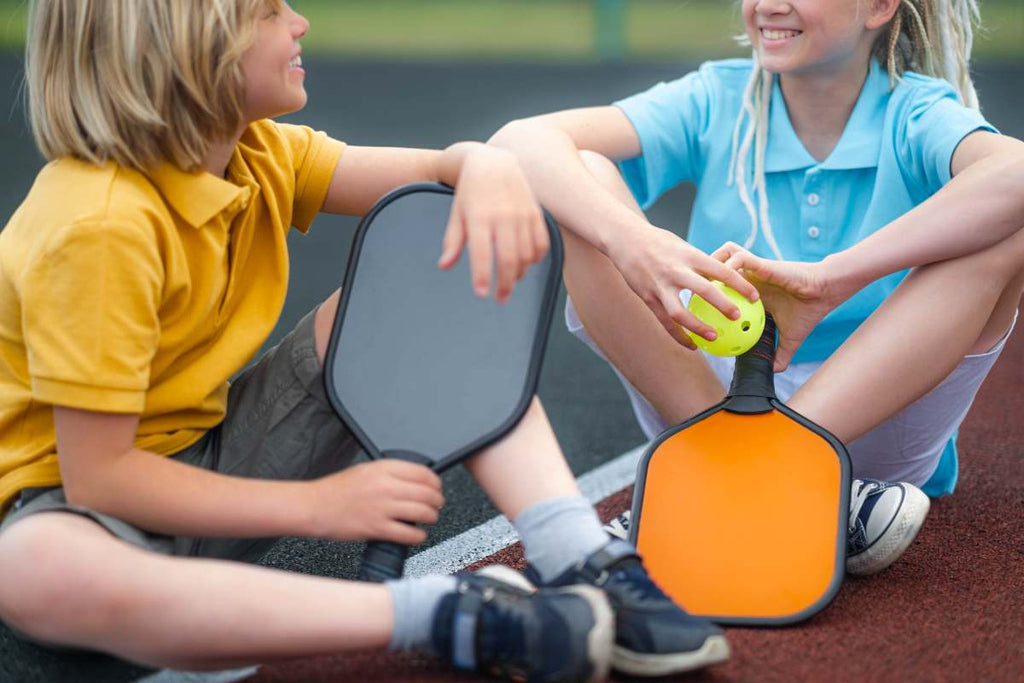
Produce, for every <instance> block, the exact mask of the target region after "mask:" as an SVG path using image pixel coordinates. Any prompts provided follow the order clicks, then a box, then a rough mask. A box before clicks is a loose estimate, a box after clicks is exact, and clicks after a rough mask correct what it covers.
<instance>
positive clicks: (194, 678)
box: [135, 666, 259, 683]
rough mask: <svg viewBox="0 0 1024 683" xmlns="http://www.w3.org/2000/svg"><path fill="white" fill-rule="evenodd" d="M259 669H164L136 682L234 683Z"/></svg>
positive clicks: (256, 667)
mask: <svg viewBox="0 0 1024 683" xmlns="http://www.w3.org/2000/svg"><path fill="white" fill-rule="evenodd" d="M258 670H259V667H258V666H250V667H248V668H245V669H230V670H227V671H210V672H208V673H200V672H189V671H175V670H174V669H164V670H162V671H157V672H156V673H154V674H150V675H148V676H144V677H143V678H139V679H137V680H136V681H135V683H234V681H240V680H242V679H243V678H249V676H252V675H253V674H255V673H256V672H257V671H258Z"/></svg>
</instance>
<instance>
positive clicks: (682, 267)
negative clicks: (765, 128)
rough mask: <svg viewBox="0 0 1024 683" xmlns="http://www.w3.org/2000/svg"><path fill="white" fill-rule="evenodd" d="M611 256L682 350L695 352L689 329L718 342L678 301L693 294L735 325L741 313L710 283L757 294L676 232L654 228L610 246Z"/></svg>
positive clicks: (752, 296) (747, 294)
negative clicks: (687, 293)
mask: <svg viewBox="0 0 1024 683" xmlns="http://www.w3.org/2000/svg"><path fill="white" fill-rule="evenodd" d="M607 254H608V257H609V258H610V259H611V260H612V263H614V264H615V267H616V268H617V269H618V271H619V273H620V274H621V275H622V277H623V279H625V281H626V283H627V284H628V285H629V287H630V288H631V289H632V290H633V292H634V293H635V294H636V295H637V296H639V297H640V298H641V299H642V300H643V302H644V303H645V304H647V307H648V308H650V309H651V312H653V313H654V315H655V317H657V318H658V320H659V321H660V322H661V324H662V326H663V327H664V328H665V330H666V331H667V332H668V333H669V334H670V335H671V336H672V338H673V339H675V340H676V341H677V342H679V343H680V344H682V345H683V346H685V347H687V348H689V349H692V350H696V348H697V346H696V344H694V343H693V341H692V340H691V339H690V338H689V337H688V336H687V335H686V333H685V331H684V330H683V329H682V328H686V329H687V330H690V331H692V332H695V333H696V334H698V335H700V336H702V337H704V338H705V339H707V340H709V341H710V340H712V339H714V338H715V331H714V328H713V327H711V326H710V325H707V324H705V323H703V322H701V321H700V320H699V319H698V318H697V317H696V316H694V315H693V314H692V313H690V312H689V311H688V310H687V309H686V307H685V306H684V305H683V303H682V301H681V300H680V299H679V293H680V291H682V290H684V289H688V290H690V291H692V292H693V293H694V294H699V295H700V296H701V297H702V298H704V299H705V300H706V301H708V302H709V303H710V304H712V305H713V306H714V307H715V308H717V309H718V310H720V311H721V312H722V313H723V314H724V315H725V316H727V317H729V318H730V319H732V320H735V319H737V318H738V317H739V315H740V310H739V308H738V307H737V306H736V305H735V304H734V303H732V302H731V301H729V299H728V298H727V297H726V296H725V294H723V293H722V292H721V291H720V290H718V289H717V288H716V287H715V286H714V285H712V284H711V282H710V281H711V280H721V281H722V282H724V283H725V284H727V285H729V286H730V287H732V288H733V289H735V290H736V291H738V292H739V293H740V294H742V295H743V296H745V297H747V299H749V300H751V301H756V300H757V297H758V292H757V290H756V289H755V288H754V286H753V285H752V284H750V283H749V282H747V281H746V280H744V279H743V276H742V275H741V274H740V273H739V272H738V271H737V270H735V269H733V268H729V267H727V266H726V265H725V264H723V263H722V262H720V261H718V260H715V259H714V258H712V257H710V256H708V255H707V254H705V253H704V252H702V251H701V250H700V249H697V248H696V247H694V246H692V245H690V244H689V243H687V242H686V241H685V240H683V239H682V238H680V237H679V236H678V235H676V234H675V233H672V232H669V231H668V230H662V229H661V228H656V227H654V226H649V227H648V228H646V229H643V230H635V231H631V232H629V233H626V234H622V235H620V238H619V239H617V240H616V242H615V243H613V244H610V245H609V248H608V251H607Z"/></svg>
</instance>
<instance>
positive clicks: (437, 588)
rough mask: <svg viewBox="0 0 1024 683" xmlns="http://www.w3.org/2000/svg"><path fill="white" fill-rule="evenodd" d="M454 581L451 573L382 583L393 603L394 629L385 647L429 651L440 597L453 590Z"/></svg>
mask: <svg viewBox="0 0 1024 683" xmlns="http://www.w3.org/2000/svg"><path fill="white" fill-rule="evenodd" d="M457 584H458V581H457V580H456V578H455V577H454V576H423V577H420V578H416V579H402V580H400V581H388V582H387V583H385V584H384V585H385V586H387V587H388V590H390V591H391V601H392V602H393V603H394V606H395V630H394V631H393V632H392V634H391V644H390V645H388V649H389V650H429V649H430V638H431V634H432V632H433V627H434V613H435V612H437V606H438V604H440V602H441V598H443V597H444V596H445V595H447V594H449V593H454V592H455V587H456V585H457Z"/></svg>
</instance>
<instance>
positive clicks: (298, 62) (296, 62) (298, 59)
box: [288, 55, 302, 69]
mask: <svg viewBox="0 0 1024 683" xmlns="http://www.w3.org/2000/svg"><path fill="white" fill-rule="evenodd" d="M288 66H290V67H291V68H293V69H296V68H298V67H300V66H302V56H301V55H299V56H298V57H296V58H295V59H293V60H292V61H290V62H288Z"/></svg>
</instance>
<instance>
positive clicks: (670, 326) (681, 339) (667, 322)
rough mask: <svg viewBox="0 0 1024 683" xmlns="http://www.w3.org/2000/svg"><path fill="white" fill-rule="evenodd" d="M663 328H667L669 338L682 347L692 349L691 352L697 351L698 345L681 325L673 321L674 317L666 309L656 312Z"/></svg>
mask: <svg viewBox="0 0 1024 683" xmlns="http://www.w3.org/2000/svg"><path fill="white" fill-rule="evenodd" d="M654 314H655V316H656V317H657V318H658V321H659V322H660V323H661V326H662V327H664V328H665V331H666V332H668V334H669V336H670V337H672V338H673V339H675V340H676V342H678V343H679V344H681V345H682V346H685V347H686V348H688V349H690V350H691V351H696V350H697V345H696V344H695V343H694V341H693V340H692V339H690V336H689V335H688V334H686V330H684V329H683V328H682V327H680V325H679V323H677V322H676V321H675V320H673V319H672V316H671V315H669V314H668V312H667V311H666V310H664V309H662V310H660V311H655V312H654Z"/></svg>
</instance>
